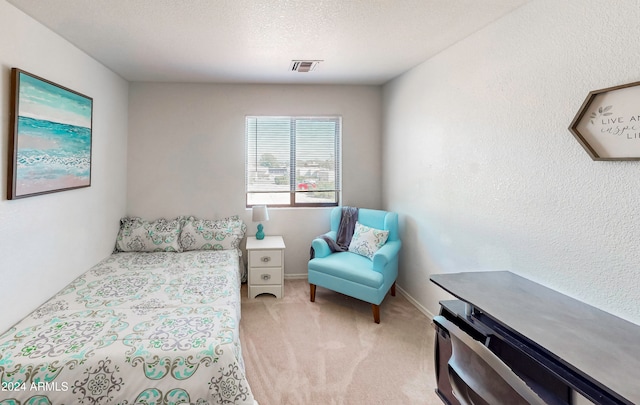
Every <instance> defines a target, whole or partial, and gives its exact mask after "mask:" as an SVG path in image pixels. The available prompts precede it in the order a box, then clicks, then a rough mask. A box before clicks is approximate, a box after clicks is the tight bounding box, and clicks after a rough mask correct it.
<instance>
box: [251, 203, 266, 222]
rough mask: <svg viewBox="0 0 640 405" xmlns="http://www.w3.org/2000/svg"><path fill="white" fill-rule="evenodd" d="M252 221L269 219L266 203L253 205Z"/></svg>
mask: <svg viewBox="0 0 640 405" xmlns="http://www.w3.org/2000/svg"><path fill="white" fill-rule="evenodd" d="M251 215H252V220H253V222H263V221H268V220H269V211H267V206H266V205H254V206H253V208H252V210H251Z"/></svg>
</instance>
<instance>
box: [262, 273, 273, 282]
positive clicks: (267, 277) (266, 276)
mask: <svg viewBox="0 0 640 405" xmlns="http://www.w3.org/2000/svg"><path fill="white" fill-rule="evenodd" d="M261 277H262V279H263V280H264V281H267V280H269V279H270V278H271V274H263V275H262V276H261Z"/></svg>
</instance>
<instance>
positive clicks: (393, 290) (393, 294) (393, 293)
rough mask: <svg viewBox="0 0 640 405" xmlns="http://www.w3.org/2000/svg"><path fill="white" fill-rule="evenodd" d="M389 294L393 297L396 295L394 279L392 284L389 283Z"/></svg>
mask: <svg viewBox="0 0 640 405" xmlns="http://www.w3.org/2000/svg"><path fill="white" fill-rule="evenodd" d="M391 296H392V297H395V296H396V282H395V281H394V282H393V284H391Z"/></svg>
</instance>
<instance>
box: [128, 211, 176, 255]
mask: <svg viewBox="0 0 640 405" xmlns="http://www.w3.org/2000/svg"><path fill="white" fill-rule="evenodd" d="M181 222H182V217H178V218H175V219H169V220H168V219H164V218H160V219H157V220H155V221H147V220H145V219H142V218H140V217H125V218H122V219H120V231H119V232H118V237H117V239H116V250H117V251H118V252H182V248H181V247H180V244H179V243H178V236H179V235H180V223H181Z"/></svg>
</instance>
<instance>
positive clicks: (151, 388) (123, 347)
mask: <svg viewBox="0 0 640 405" xmlns="http://www.w3.org/2000/svg"><path fill="white" fill-rule="evenodd" d="M190 218H193V217H190ZM127 221H129V219H127V220H124V221H123V222H122V223H121V229H120V232H119V234H118V242H117V244H116V246H117V249H116V251H115V252H114V253H113V254H112V255H110V256H109V257H107V258H105V259H104V260H102V261H101V262H99V263H98V264H96V265H95V266H94V267H92V268H91V269H89V270H88V271H87V272H85V273H84V274H82V275H81V276H79V277H78V278H76V279H75V280H74V281H73V282H71V283H70V284H69V285H68V286H67V287H66V288H64V289H63V290H62V291H60V292H59V293H58V294H56V295H55V296H54V297H52V298H51V299H50V300H49V301H47V302H46V303H44V304H43V305H42V306H40V307H39V308H37V309H36V310H35V311H34V312H32V313H31V314H30V315H28V316H27V317H26V318H24V319H23V320H22V321H20V322H19V323H18V324H16V325H14V326H13V327H12V328H11V329H10V330H8V331H7V332H5V333H4V334H2V335H1V336H0V378H1V383H2V386H1V388H0V405H9V404H11V405H19V404H121V405H124V404H180V403H192V404H201V405H204V404H254V403H255V402H254V398H253V395H252V393H251V389H250V387H249V384H248V382H247V380H246V378H245V372H244V363H243V359H242V353H241V346H240V341H239V335H238V332H239V322H240V282H241V279H242V277H243V268H244V266H242V260H241V253H240V250H239V248H238V243H237V242H238V241H236V240H234V241H233V243H230V244H229V245H228V246H223V245H224V244H225V243H229V241H227V242H225V241H224V240H223V241H222V242H223V243H222V245H221V244H220V243H218V244H217V245H216V243H213V244H212V243H209V242H206V243H205V244H207V243H208V244H209V247H210V248H208V249H207V248H204V249H203V248H202V247H203V246H204V245H203V244H202V243H199V242H198V240H197V239H198V237H200V239H201V240H200V242H202V240H205V241H211V240H213V241H215V242H220V239H221V236H220V234H219V232H217V231H215V230H214V231H213V232H210V235H204V236H203V235H202V234H203V230H206V229H203V228H202V227H199V228H198V227H196V228H194V229H196V230H197V229H199V231H200V233H199V236H198V235H196V234H197V233H198V232H187V231H186V229H187V228H188V226H187V224H186V222H185V221H186V220H185V219H184V218H178V219H177V227H178V228H179V229H178V230H177V231H175V229H173V228H172V229H171V230H170V232H169V233H170V234H171V235H172V236H169V237H167V232H163V231H166V230H167V228H166V226H165V225H166V224H165V225H162V224H161V225H160V226H159V227H158V226H155V227H154V224H151V225H149V224H150V223H148V222H145V221H141V222H140V221H139V222H138V223H137V225H139V226H138V227H137V228H135V229H134V230H133V231H132V230H131V226H130V225H131V222H130V221H129V222H127ZM167 222H171V221H167ZM213 222H214V221H212V223H213ZM140 223H142V225H140ZM228 223H229V221H227V222H226V223H222V224H221V223H218V222H216V223H215V224H216V226H219V227H223V228H224V226H225V224H227V225H228ZM145 224H146V225H145ZM174 225H175V224H174ZM145 226H146V228H145ZM238 226H241V228H240V229H241V231H242V232H239V231H238V230H230V229H231V228H229V227H227V228H226V229H224V232H226V234H227V236H229V235H231V233H233V232H235V236H238V235H239V234H240V233H241V234H242V235H244V229H246V227H244V224H242V225H238ZM127 227H129V228H127ZM123 229H124V231H123ZM127 229H128V230H129V234H128V235H127ZM136 229H137V231H136ZM150 229H154V230H153V231H150ZM158 230H159V232H158ZM183 230H185V235H186V236H189V237H192V239H196V242H198V243H196V244H195V245H193V244H192V247H195V248H194V249H185V248H184V246H185V244H186V243H187V242H188V241H183V240H182V239H183V238H182V237H183V236H185V235H182V232H183ZM189 233H191V235H189ZM140 234H142V235H143V238H142V241H143V243H142V245H140V241H141V239H140V238H138V240H137V242H135V243H134V244H136V243H137V245H136V247H135V248H134V249H127V248H126V246H125V245H126V244H127V243H129V244H130V245H131V243H130V242H132V241H133V239H135V237H137V236H139V235H140ZM158 234H162V235H161V236H158ZM144 235H146V236H144ZM194 235H195V237H194ZM154 237H155V238H156V241H155V242H154V241H153V240H152V239H153V238H154ZM158 238H159V239H158ZM145 239H148V240H147V241H146V242H149V244H150V245H149V246H150V248H149V246H146V247H145V243H146V242H145ZM170 239H171V240H170ZM174 239H175V240H174ZM222 239H225V238H224V235H223V236H222ZM227 239H228V238H227ZM234 239H237V238H234ZM158 240H160V242H159V243H156V242H157V241H158ZM183 242H184V243H183ZM167 245H168V246H167ZM131 246H133V245H131ZM118 247H119V248H118ZM216 247H217V248H216ZM227 247H228V248H227ZM123 250H125V251H123ZM126 250H130V251H126ZM148 250H151V251H148Z"/></svg>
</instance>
